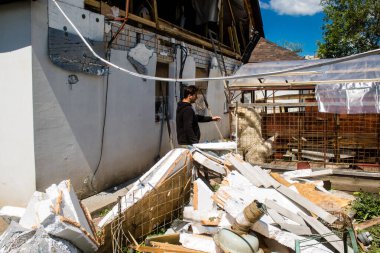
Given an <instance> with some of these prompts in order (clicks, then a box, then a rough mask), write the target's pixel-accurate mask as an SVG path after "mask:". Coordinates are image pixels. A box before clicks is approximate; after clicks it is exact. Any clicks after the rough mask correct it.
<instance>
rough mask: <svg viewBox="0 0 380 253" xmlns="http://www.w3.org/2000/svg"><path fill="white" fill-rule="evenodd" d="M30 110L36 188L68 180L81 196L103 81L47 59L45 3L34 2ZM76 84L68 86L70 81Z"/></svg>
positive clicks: (98, 123) (91, 163) (94, 157)
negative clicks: (71, 78)
mask: <svg viewBox="0 0 380 253" xmlns="http://www.w3.org/2000/svg"><path fill="white" fill-rule="evenodd" d="M31 6H32V11H31V15H32V46H33V104H34V135H35V160H36V161H35V163H36V184H37V189H38V190H44V189H45V188H46V187H48V186H49V185H50V184H52V183H58V182H60V181H61V180H64V179H71V180H72V183H73V185H74V189H75V190H76V192H77V193H78V194H79V196H80V197H81V196H83V195H87V194H89V193H91V192H92V189H91V186H90V184H89V182H90V178H91V176H92V174H93V172H94V171H95V170H96V168H97V164H98V162H99V159H100V152H101V133H102V125H103V116H104V103H105V92H104V90H105V87H106V86H105V84H104V82H105V78H104V77H99V76H92V75H86V74H82V73H71V72H68V71H65V70H63V69H61V68H59V67H57V66H55V65H53V64H52V62H51V61H50V59H49V57H48V45H47V43H48V12H47V10H48V8H47V6H48V2H47V0H38V1H32V2H31ZM70 74H76V75H77V76H78V79H79V81H78V83H76V84H73V85H72V86H70V85H69V84H68V81H67V80H68V76H69V75H70Z"/></svg>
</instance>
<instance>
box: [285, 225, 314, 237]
mask: <svg viewBox="0 0 380 253" xmlns="http://www.w3.org/2000/svg"><path fill="white" fill-rule="evenodd" d="M279 225H280V227H281V229H284V230H287V231H289V232H291V233H293V234H296V235H312V233H311V230H310V228H309V227H308V226H301V225H295V224H289V223H280V224H279Z"/></svg>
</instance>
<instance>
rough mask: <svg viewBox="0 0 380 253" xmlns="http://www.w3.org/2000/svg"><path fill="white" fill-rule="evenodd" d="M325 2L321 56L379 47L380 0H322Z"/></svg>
mask: <svg viewBox="0 0 380 253" xmlns="http://www.w3.org/2000/svg"><path fill="white" fill-rule="evenodd" d="M321 5H322V6H323V12H324V14H325V17H324V19H323V21H324V25H323V26H322V30H323V40H324V42H318V56H319V57H321V58H336V57H343V56H348V55H352V54H357V53H361V52H366V51H369V50H372V49H376V48H379V46H380V1H379V0H321Z"/></svg>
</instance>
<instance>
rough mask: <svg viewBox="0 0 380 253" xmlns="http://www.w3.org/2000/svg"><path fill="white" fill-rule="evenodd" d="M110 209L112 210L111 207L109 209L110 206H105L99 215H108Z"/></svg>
mask: <svg viewBox="0 0 380 253" xmlns="http://www.w3.org/2000/svg"><path fill="white" fill-rule="evenodd" d="M110 211H111V209H109V208H105V209H103V210H102V211H100V213H99V217H104V216H106V215H107V213H109V212H110Z"/></svg>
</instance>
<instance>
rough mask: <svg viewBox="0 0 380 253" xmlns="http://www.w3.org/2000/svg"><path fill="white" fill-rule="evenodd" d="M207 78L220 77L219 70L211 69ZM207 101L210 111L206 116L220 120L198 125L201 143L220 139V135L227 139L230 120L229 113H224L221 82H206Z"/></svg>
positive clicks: (224, 99)
mask: <svg viewBox="0 0 380 253" xmlns="http://www.w3.org/2000/svg"><path fill="white" fill-rule="evenodd" d="M209 76H210V77H219V76H221V74H220V70H219V68H218V67H213V68H211V69H210V73H209ZM207 101H208V103H209V109H210V111H209V113H208V115H213V116H220V117H221V120H220V121H218V122H210V123H203V124H200V128H201V132H202V135H201V141H203V142H204V141H217V140H220V139H221V137H220V135H222V136H223V138H228V137H229V135H230V120H229V113H226V112H225V103H226V96H225V95H224V83H223V81H209V82H208V87H207ZM219 132H220V133H219Z"/></svg>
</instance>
